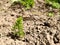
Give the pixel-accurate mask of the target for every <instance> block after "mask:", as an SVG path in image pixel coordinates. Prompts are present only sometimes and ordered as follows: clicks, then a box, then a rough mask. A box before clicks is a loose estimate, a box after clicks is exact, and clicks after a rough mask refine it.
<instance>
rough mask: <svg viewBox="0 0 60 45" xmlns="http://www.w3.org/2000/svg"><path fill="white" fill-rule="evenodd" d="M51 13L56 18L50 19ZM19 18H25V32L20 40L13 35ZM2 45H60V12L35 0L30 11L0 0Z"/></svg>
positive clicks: (0, 40)
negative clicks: (13, 27)
mask: <svg viewBox="0 0 60 45" xmlns="http://www.w3.org/2000/svg"><path fill="white" fill-rule="evenodd" d="M49 11H53V12H54V16H52V17H49V16H48V12H49ZM19 16H23V20H24V22H23V23H24V32H25V37H24V38H23V39H20V40H19V39H17V37H14V35H13V34H12V33H11V32H12V30H11V28H12V26H13V24H14V22H15V21H16V19H17V18H18V17H19ZM15 38H16V39H15ZM0 45H60V14H59V10H58V9H53V8H52V7H49V6H47V5H46V4H45V2H44V0H35V5H34V7H33V8H32V9H30V10H25V9H24V7H23V6H21V5H19V4H16V5H12V4H11V2H10V0H0Z"/></svg>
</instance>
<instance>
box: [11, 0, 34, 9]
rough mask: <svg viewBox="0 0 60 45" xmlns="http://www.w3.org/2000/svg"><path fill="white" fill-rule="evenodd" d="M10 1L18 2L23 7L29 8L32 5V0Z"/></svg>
mask: <svg viewBox="0 0 60 45" xmlns="http://www.w3.org/2000/svg"><path fill="white" fill-rule="evenodd" d="M11 2H12V3H14V2H17V3H20V4H22V5H23V6H24V7H25V9H30V8H31V7H33V5H34V0H11Z"/></svg>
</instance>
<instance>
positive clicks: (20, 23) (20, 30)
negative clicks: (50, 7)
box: [13, 17, 25, 37]
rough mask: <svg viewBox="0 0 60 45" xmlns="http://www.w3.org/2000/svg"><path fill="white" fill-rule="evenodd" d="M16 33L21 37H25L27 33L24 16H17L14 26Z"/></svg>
mask: <svg viewBox="0 0 60 45" xmlns="http://www.w3.org/2000/svg"><path fill="white" fill-rule="evenodd" d="M13 30H14V35H17V36H19V37H24V35H25V33H24V31H23V18H22V17H19V18H17V20H16V22H15V25H14V26H13Z"/></svg>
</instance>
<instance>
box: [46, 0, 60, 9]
mask: <svg viewBox="0 0 60 45" xmlns="http://www.w3.org/2000/svg"><path fill="white" fill-rule="evenodd" d="M45 1H46V4H49V5H51V6H52V7H53V8H57V9H60V0H45Z"/></svg>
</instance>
